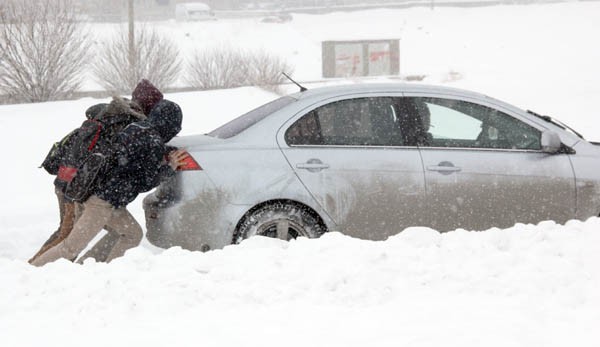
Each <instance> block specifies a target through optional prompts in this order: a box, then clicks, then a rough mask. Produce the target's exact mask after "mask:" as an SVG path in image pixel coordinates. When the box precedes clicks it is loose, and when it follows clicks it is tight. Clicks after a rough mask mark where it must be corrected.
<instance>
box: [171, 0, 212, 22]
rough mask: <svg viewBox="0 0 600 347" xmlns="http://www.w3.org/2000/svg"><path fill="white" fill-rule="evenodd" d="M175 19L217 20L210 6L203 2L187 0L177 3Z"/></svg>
mask: <svg viewBox="0 0 600 347" xmlns="http://www.w3.org/2000/svg"><path fill="white" fill-rule="evenodd" d="M175 19H176V20H178V21H204V20H216V19H217V17H216V16H215V13H214V12H213V11H212V10H211V8H210V6H208V5H207V4H205V3H202V2H185V3H181V4H177V5H175Z"/></svg>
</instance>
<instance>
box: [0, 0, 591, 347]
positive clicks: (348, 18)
mask: <svg viewBox="0 0 600 347" xmlns="http://www.w3.org/2000/svg"><path fill="white" fill-rule="evenodd" d="M599 18H600V3H597V2H585V3H567V4H564V3H563V4H553V5H530V6H497V7H487V8H474V9H452V8H441V9H436V10H435V11H430V10H428V9H409V10H373V11H362V12H355V13H334V14H329V15H323V16H315V15H295V16H294V20H293V21H292V22H291V23H288V24H284V25H281V24H268V25H267V24H260V23H257V21H256V20H250V19H248V20H238V21H234V20H223V21H217V22H216V23H191V24H186V25H178V24H176V23H173V22H169V23H164V24H159V25H162V26H163V27H164V28H166V29H168V30H171V31H172V32H173V37H177V38H178V40H179V41H180V42H181V43H182V46H184V47H188V48H190V47H192V46H198V47H200V48H201V47H206V46H208V45H212V44H215V45H216V44H221V43H227V42H233V41H235V42H243V44H244V45H249V46H264V47H265V48H267V49H270V50H272V51H276V52H278V53H279V54H282V55H284V56H286V57H288V59H290V61H291V62H292V63H293V64H294V65H295V66H296V77H297V78H298V79H300V80H311V79H317V78H319V71H320V60H319V58H318V57H320V55H319V47H320V41H321V40H325V39H347V38H380V37H399V38H401V40H402V41H401V50H402V53H401V59H402V61H401V70H402V73H403V74H405V75H409V74H426V75H428V76H429V77H428V78H427V80H426V82H429V83H434V84H445V85H450V86H456V87H462V88H467V89H472V90H475V91H480V92H484V93H486V94H489V95H491V96H494V97H498V98H500V99H503V100H505V101H508V102H512V103H514V104H516V105H517V106H520V107H523V108H531V109H534V110H537V111H539V112H541V113H549V114H552V115H555V116H556V117H557V118H559V119H561V120H563V121H565V122H566V123H567V124H569V125H572V126H573V127H574V128H575V129H577V130H579V131H580V132H582V133H583V135H585V136H587V137H588V138H590V139H592V140H596V141H600V132H599V131H600V122H599V121H598V120H597V117H598V116H600V114H598V108H597V107H596V103H597V102H598V100H600V99H599V98H598V96H599V95H600V67H598V63H599V62H600V45H598V44H597V41H598V38H599V37H600V20H598V19H599ZM186 33H187V34H189V35H186ZM216 38H218V39H216ZM450 72H456V73H458V74H460V75H461V76H462V78H461V79H459V80H457V81H448V77H449V76H450ZM348 82H349V83H354V81H348ZM293 89H294V88H291V87H290V91H292V90H293ZM167 97H168V98H169V99H171V100H174V101H176V102H178V103H179V104H180V105H181V106H182V108H183V110H184V125H183V128H184V130H183V131H182V135H185V134H193V133H203V132H206V131H209V130H212V129H213V128H215V127H216V126H218V125H220V124H221V123H223V122H226V121H227V120H229V119H231V118H234V117H235V116H237V115H238V114H241V113H242V112H244V111H246V110H249V109H250V108H252V107H255V106H258V105H260V104H262V103H264V102H266V101H269V100H271V99H273V98H274V97H276V96H275V95H274V94H271V93H268V92H264V91H261V90H258V89H255V88H242V89H235V90H221V91H210V92H203V93H181V94H173V95H168V96H167ZM99 101H103V100H94V99H82V100H77V101H68V102H52V103H44V104H31V105H9V106H0V151H1V153H2V159H3V162H4V164H3V166H2V168H3V170H1V171H0V180H1V182H2V189H1V192H2V197H3V198H2V199H0V211H1V212H0V345H1V346H9V347H12V346H40V345H46V346H79V345H87V346H106V345H115V346H126V345H127V346H128V345H136V346H137V345H142V346H172V345H173V346H195V345H207V346H237V345H242V344H243V345H249V346H259V345H260V346H271V345H272V346H366V345H369V346H404V345H406V346H441V345H444V346H480V345H486V346H502V347H506V346H540V347H542V346H543V347H546V346H590V347H595V346H600V330H598V326H599V324H600V219H597V218H592V219H590V220H588V221H585V222H580V221H571V222H569V223H567V225H565V226H561V225H556V224H555V223H553V222H543V223H541V224H539V225H537V226H534V225H519V224H518V225H516V226H515V227H513V228H510V229H506V230H498V229H492V230H488V231H483V232H468V231H464V230H459V231H455V232H450V233H446V234H439V233H438V232H436V231H434V230H430V229H424V228H418V227H415V228H410V229H408V230H406V231H404V232H403V233H400V234H399V235H397V236H394V237H392V238H390V239H389V240H387V241H383V242H370V241H363V240H356V239H351V238H348V237H345V236H343V235H341V234H339V233H337V232H336V233H331V234H328V235H325V236H324V237H323V238H321V239H319V240H306V239H301V240H296V241H292V242H290V243H284V242H281V241H278V240H272V239H265V238H254V239H250V240H248V241H246V242H244V243H243V244H242V245H239V246H230V247H226V248H225V249H224V250H217V251H211V252H208V253H198V252H187V251H183V250H180V249H170V250H166V251H163V250H160V249H157V248H155V247H153V246H151V245H149V244H148V243H147V242H146V241H144V242H143V243H142V245H141V246H140V247H138V248H136V249H134V250H131V251H130V252H129V253H128V254H127V255H126V256H125V257H124V258H121V259H118V260H116V261H114V262H113V263H111V264H109V265H107V264H95V263H91V262H90V263H86V264H85V265H83V266H80V265H73V264H71V263H67V262H57V263H54V264H50V265H48V266H46V267H44V268H34V267H32V266H30V265H29V264H27V263H26V259H28V257H30V256H31V255H32V254H33V253H34V252H35V251H36V250H37V248H38V247H39V246H40V245H41V243H42V242H43V241H44V240H45V239H46V237H47V236H48V235H49V234H50V233H51V232H52V231H53V230H54V229H55V228H56V226H57V224H58V220H57V217H58V216H57V207H56V202H55V197H54V193H53V187H52V179H53V178H52V177H50V176H49V175H48V174H46V173H45V172H44V171H43V170H42V169H38V168H37V166H39V164H40V162H41V160H42V159H43V157H44V156H45V154H46V152H47V151H48V149H49V147H50V145H51V143H52V142H54V141H56V140H58V139H59V138H60V137H61V136H63V135H64V134H65V133H67V132H68V131H70V130H71V129H72V128H74V127H75V126H77V125H78V124H79V123H81V121H82V120H83V111H84V110H85V109H86V108H87V107H88V106H90V105H92V104H94V103H97V102H99ZM130 209H131V210H132V212H133V214H134V215H135V216H136V218H138V220H140V221H142V220H143V212H142V209H141V198H138V199H137V200H136V201H135V202H134V203H132V204H131V205H130ZM400 231H401V230H398V232H400Z"/></svg>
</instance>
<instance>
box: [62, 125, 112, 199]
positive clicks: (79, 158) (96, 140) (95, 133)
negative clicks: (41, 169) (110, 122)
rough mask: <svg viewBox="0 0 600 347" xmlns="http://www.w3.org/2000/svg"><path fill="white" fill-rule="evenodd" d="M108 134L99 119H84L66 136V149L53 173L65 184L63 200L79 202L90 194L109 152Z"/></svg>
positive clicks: (109, 139)
mask: <svg viewBox="0 0 600 347" xmlns="http://www.w3.org/2000/svg"><path fill="white" fill-rule="evenodd" d="M108 133H109V131H108V130H107V129H106V127H105V125H104V124H103V123H102V122H100V121H97V120H86V121H85V122H83V124H82V125H81V126H80V127H79V128H78V129H76V130H75V131H74V133H73V134H72V135H71V136H70V146H69V150H68V153H66V155H65V156H64V158H63V162H62V164H61V165H60V167H59V169H58V175H57V176H58V179H60V180H62V181H64V182H66V183H67V187H66V190H65V198H66V199H67V200H69V201H75V202H83V201H85V200H87V198H89V197H90V195H91V194H92V190H93V189H92V188H93V185H94V183H95V182H96V180H97V177H98V174H99V173H100V172H101V170H102V168H103V167H104V165H105V163H106V161H107V159H106V158H107V156H109V154H110V144H111V137H112V136H110V134H108Z"/></svg>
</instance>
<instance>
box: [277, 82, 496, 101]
mask: <svg viewBox="0 0 600 347" xmlns="http://www.w3.org/2000/svg"><path fill="white" fill-rule="evenodd" d="M378 92H380V93H381V92H400V93H402V92H407V93H408V92H412V93H419V92H422V93H425V92H426V93H435V92H437V93H443V94H459V95H462V96H471V97H474V98H478V99H481V98H484V99H488V98H490V97H489V96H487V95H484V94H480V93H475V92H471V91H468V90H464V89H458V88H450V87H441V86H433V85H427V84H417V83H357V84H345V85H336V86H327V87H319V88H314V89H308V90H306V91H304V92H297V93H294V94H290V95H289V96H291V97H293V98H295V99H298V100H301V99H305V98H310V97H326V96H327V95H329V94H331V95H339V94H340V93H343V94H346V93H347V94H353V93H378ZM490 99H491V98H490Z"/></svg>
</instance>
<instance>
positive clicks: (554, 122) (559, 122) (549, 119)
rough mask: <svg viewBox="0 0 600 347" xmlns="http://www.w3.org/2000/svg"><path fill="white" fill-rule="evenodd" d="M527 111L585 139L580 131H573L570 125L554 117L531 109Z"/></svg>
mask: <svg viewBox="0 0 600 347" xmlns="http://www.w3.org/2000/svg"><path fill="white" fill-rule="evenodd" d="M527 113H529V114H531V115H534V116H536V117H538V118H539V119H542V120H545V121H546V122H548V123H552V124H554V125H556V126H557V127H559V128H561V129H563V130H569V131H571V132H572V133H573V134H575V135H577V136H578V137H579V138H580V139H582V140H585V139H584V138H583V135H581V134H580V133H578V132H577V131H575V130H574V129H573V128H571V127H570V126H568V125H566V124H565V123H563V122H561V121H559V120H557V119H554V118H552V117H550V116H545V115H541V114H539V113H535V112H533V111H531V110H527Z"/></svg>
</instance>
